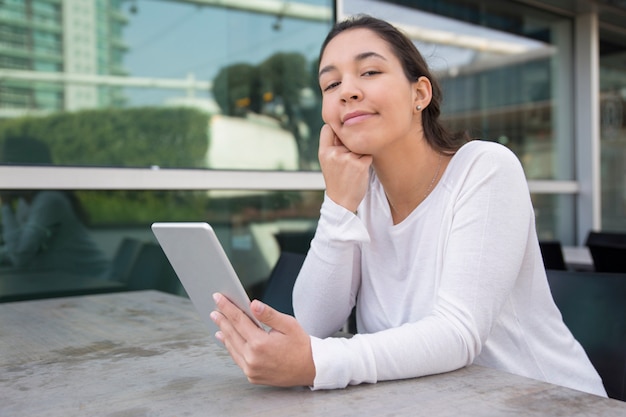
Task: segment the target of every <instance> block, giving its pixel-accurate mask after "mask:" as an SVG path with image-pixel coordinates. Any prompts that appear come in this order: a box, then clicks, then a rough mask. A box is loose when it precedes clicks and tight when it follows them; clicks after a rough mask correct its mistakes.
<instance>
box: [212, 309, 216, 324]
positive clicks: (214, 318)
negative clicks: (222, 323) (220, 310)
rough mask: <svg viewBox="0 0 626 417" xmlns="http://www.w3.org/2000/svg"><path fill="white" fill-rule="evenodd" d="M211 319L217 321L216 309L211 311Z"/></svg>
mask: <svg viewBox="0 0 626 417" xmlns="http://www.w3.org/2000/svg"><path fill="white" fill-rule="evenodd" d="M211 320H213V321H214V322H216V323H217V312H216V311H212V312H211Z"/></svg>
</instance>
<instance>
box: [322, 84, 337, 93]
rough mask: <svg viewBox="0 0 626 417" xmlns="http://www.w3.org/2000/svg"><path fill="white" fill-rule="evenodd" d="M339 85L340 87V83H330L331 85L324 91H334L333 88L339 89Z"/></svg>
mask: <svg viewBox="0 0 626 417" xmlns="http://www.w3.org/2000/svg"><path fill="white" fill-rule="evenodd" d="M338 85H339V82H334V83H330V84H329V85H327V86H326V88H324V91H328V90H332V89H333V88H335V87H337V86H338Z"/></svg>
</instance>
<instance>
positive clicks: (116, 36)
mask: <svg viewBox="0 0 626 417" xmlns="http://www.w3.org/2000/svg"><path fill="white" fill-rule="evenodd" d="M121 5H122V1H121V0H111V1H110V0H45V1H44V0H5V1H2V2H0V72H5V73H7V72H10V73H11V75H12V76H11V77H8V78H7V79H5V80H3V82H2V84H1V85H0V117H2V118H7V117H15V116H20V115H22V114H33V113H34V114H37V113H39V112H50V111H62V110H68V111H72V110H78V109H84V108H97V107H119V106H120V105H122V104H123V103H124V101H125V100H124V96H123V94H122V90H121V88H120V87H115V86H106V85H98V86H97V85H95V84H93V83H85V82H83V83H80V84H77V83H59V82H58V81H59V80H60V79H62V78H65V79H66V80H83V81H85V80H87V81H89V79H88V77H90V76H92V77H93V76H98V75H115V76H124V75H126V71H125V70H124V68H123V66H122V59H123V57H124V53H125V52H126V50H127V49H128V48H127V46H126V45H125V44H124V41H123V40H122V29H123V27H124V26H125V25H126V24H127V18H126V17H125V16H124V14H123V13H122V12H121ZM33 73H34V74H33ZM55 81H56V82H55Z"/></svg>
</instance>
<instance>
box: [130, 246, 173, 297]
mask: <svg viewBox="0 0 626 417" xmlns="http://www.w3.org/2000/svg"><path fill="white" fill-rule="evenodd" d="M179 286H180V282H179V280H178V278H177V277H176V273H175V272H174V269H173V268H172V266H171V265H170V263H169V261H168V260H167V257H166V256H165V253H164V252H163V249H161V246H159V245H158V244H156V243H152V242H146V243H144V244H143V245H142V246H141V249H140V250H139V253H138V254H137V258H136V260H135V263H134V264H133V266H132V268H131V271H130V274H129V279H128V289H129V290H159V291H164V292H169V293H174V294H177V293H179V292H180V291H179V288H178V287H179Z"/></svg>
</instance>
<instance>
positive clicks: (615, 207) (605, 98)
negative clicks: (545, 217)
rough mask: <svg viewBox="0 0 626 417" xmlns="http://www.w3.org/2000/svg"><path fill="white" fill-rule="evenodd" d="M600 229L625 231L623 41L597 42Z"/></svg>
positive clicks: (625, 73) (625, 65)
mask: <svg viewBox="0 0 626 417" xmlns="http://www.w3.org/2000/svg"><path fill="white" fill-rule="evenodd" d="M600 149H601V162H600V178H601V184H602V229H604V230H613V231H626V40H625V39H624V37H623V35H622V36H621V37H620V36H617V35H615V34H611V33H602V34H601V41H600Z"/></svg>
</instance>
